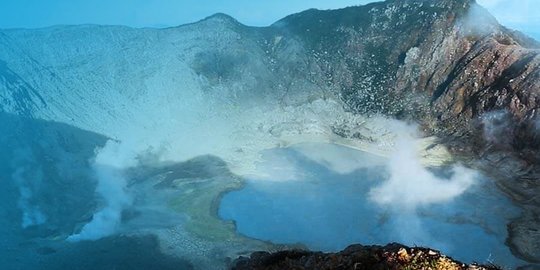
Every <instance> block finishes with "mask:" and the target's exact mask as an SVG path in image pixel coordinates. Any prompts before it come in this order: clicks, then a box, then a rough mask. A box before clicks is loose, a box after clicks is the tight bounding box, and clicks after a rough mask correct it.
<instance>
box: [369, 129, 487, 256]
mask: <svg viewBox="0 0 540 270" xmlns="http://www.w3.org/2000/svg"><path fill="white" fill-rule="evenodd" d="M392 128H393V129H394V133H395V134H396V136H397V138H396V143H395V148H396V149H395V152H394V153H393V154H392V155H391V156H390V158H389V161H388V162H389V163H388V170H389V173H390V178H389V179H388V180H387V181H385V182H384V183H382V184H380V185H379V186H376V187H374V188H372V189H371V190H370V192H369V199H370V200H371V201H373V202H375V203H376V204H377V205H379V206H381V207H384V208H387V209H388V211H390V212H391V213H392V216H393V217H394V222H395V224H393V227H394V228H395V229H396V230H395V233H396V237H398V238H399V241H401V242H403V243H406V244H428V243H430V244H433V242H434V239H431V237H430V236H429V235H428V233H427V232H426V231H425V230H423V228H422V222H421V219H420V217H419V216H418V214H417V210H418V209H419V208H420V207H425V206H429V205H434V204H441V203H447V202H449V201H451V200H453V199H455V198H457V197H458V196H460V195H462V194H463V193H464V192H465V191H466V190H467V189H468V188H470V187H471V186H472V185H473V184H474V183H475V177H476V173H475V172H474V171H472V170H470V169H467V168H464V167H462V166H454V168H453V175H452V176H451V177H450V179H444V178H441V177H438V176H437V175H435V174H434V173H433V172H431V171H429V170H428V169H427V168H426V167H424V166H423V165H422V163H421V159H420V155H419V145H418V139H417V138H418V136H419V135H418V133H417V128H416V127H415V126H410V125H407V124H405V123H402V122H398V121H396V123H395V125H393V127H392ZM437 245H438V246H439V247H442V246H443V245H444V244H443V243H438V244H437ZM445 248H447V247H445Z"/></svg>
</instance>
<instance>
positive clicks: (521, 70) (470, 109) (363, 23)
mask: <svg viewBox="0 0 540 270" xmlns="http://www.w3.org/2000/svg"><path fill="white" fill-rule="evenodd" d="M539 48H540V45H539V44H538V42H536V41H534V40H532V39H529V38H527V37H526V36H524V35H522V34H520V33H517V32H514V31H511V30H509V29H506V28H504V27H503V26H501V25H499V24H498V23H497V22H496V20H495V19H494V18H493V17H491V15H489V14H488V13H487V12H486V11H485V10H483V9H482V8H481V7H479V6H477V5H476V4H475V2H474V0H440V1H431V0H388V1H386V2H380V3H372V4H368V5H365V6H358V7H350V8H345V9H341V10H332V11H318V10H308V11H305V12H302V13H299V14H295V15H291V16H289V17H286V18H284V19H282V20H280V21H278V22H276V23H275V24H274V25H272V26H270V27H265V28H252V27H247V26H244V25H241V24H240V23H238V22H237V21H235V20H234V19H233V18H230V17H228V16H226V15H223V14H217V15H215V16H212V17H209V18H207V19H205V20H203V21H201V22H198V23H195V24H191V25H185V26H181V27H176V28H169V29H131V28H127V27H112V26H111V27H105V26H77V27H54V28H47V29H39V30H4V31H0V111H4V112H8V113H12V114H18V115H23V116H26V117H35V118H41V119H47V120H54V121H60V122H64V123H69V124H72V125H75V126H78V127H81V128H85V129H88V130H92V131H96V132H99V133H102V134H105V135H108V136H110V137H116V136H118V134H119V132H118V123H123V122H129V123H134V124H139V125H145V124H144V123H146V122H145V121H146V119H157V118H162V117H163V115H179V114H180V113H184V112H185V111H186V110H187V111H191V110H195V109H189V110H188V109H182V110H179V109H178V108H179V107H182V106H178V104H182V101H184V100H186V97H190V98H192V97H194V96H195V97H197V98H195V99H192V100H198V102H200V104H199V103H197V104H195V105H193V106H199V105H200V106H202V107H204V106H206V107H208V108H207V109H208V110H209V111H215V114H224V113H223V112H222V111H221V110H220V108H221V107H224V106H225V105H226V106H227V108H228V109H227V110H229V109H231V108H233V109H234V108H237V107H241V108H242V110H247V108H250V107H258V106H259V104H260V102H265V104H266V103H271V104H275V105H276V106H289V105H294V106H296V105H299V104H305V103H308V102H311V101H313V100H316V99H336V100H338V101H340V102H342V103H343V104H344V107H345V108H346V109H347V110H349V111H352V112H354V113H357V114H375V113H382V114H386V115H391V116H395V117H398V118H407V119H414V120H416V121H419V122H421V123H422V125H423V127H424V128H425V131H426V132H428V133H432V134H436V135H438V136H439V137H440V138H442V139H443V142H444V143H446V144H447V145H448V146H450V147H451V148H452V149H453V150H454V151H455V152H456V153H461V154H465V155H466V156H471V155H472V156H474V157H481V159H480V162H477V163H478V164H477V165H478V166H484V167H486V168H489V169H488V170H489V171H490V172H493V174H496V175H500V176H502V177H500V178H501V179H502V180H501V181H500V186H501V187H502V188H503V189H505V190H506V191H507V192H508V193H509V194H510V195H511V196H512V197H513V198H514V199H515V200H518V201H519V202H521V204H523V205H525V206H526V207H525V208H526V209H525V210H526V211H525V214H524V216H523V218H522V219H521V220H518V221H516V222H515V223H514V224H512V225H511V226H510V230H511V234H512V236H513V237H512V239H510V241H509V243H510V244H512V246H513V247H514V250H515V251H516V253H518V254H520V255H521V256H522V257H523V258H526V259H528V260H531V261H540V246H539V245H538V243H540V233H539V232H538V231H537V228H538V224H540V218H539V216H540V210H538V209H539V207H538V206H539V205H540V197H538V194H540V188H539V186H540V184H539V182H538V180H537V179H538V177H537V175H540V173H538V172H540V170H538V167H539V166H538V164H540V157H539V156H538V154H537V153H538V150H539V149H538V148H540V136H538V132H537V131H538V128H540V126H539V124H540V118H538V110H537V108H538V103H539V102H540V49H539ZM179 102H180V103H179ZM240 103H241V105H238V104H240ZM223 104H225V105H223ZM183 105H186V106H188V105H189V104H183ZM203 105H204V106H203ZM188 107H189V106H188ZM206 107H205V108H206ZM227 113H228V112H227ZM188 124H189V123H188ZM186 125H187V124H186ZM147 128H148V129H151V128H152V126H148V127H147ZM344 134H346V133H343V134H340V135H342V136H345V135H344ZM475 160H477V159H475ZM493 168H497V170H493Z"/></svg>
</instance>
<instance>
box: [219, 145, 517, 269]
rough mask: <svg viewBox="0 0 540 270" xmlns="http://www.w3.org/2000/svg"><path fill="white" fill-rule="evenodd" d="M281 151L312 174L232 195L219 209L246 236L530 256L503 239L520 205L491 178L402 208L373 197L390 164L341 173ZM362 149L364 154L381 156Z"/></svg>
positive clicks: (503, 259)
mask: <svg viewBox="0 0 540 270" xmlns="http://www.w3.org/2000/svg"><path fill="white" fill-rule="evenodd" d="M344 151H350V150H344ZM276 154H277V155H280V156H286V157H288V159H289V160H290V163H291V164H292V165H291V166H295V167H297V168H298V169H299V170H302V171H308V172H310V173H309V174H307V175H304V176H305V177H304V178H303V179H297V180H292V181H262V180H250V181H248V183H247V185H246V187H245V188H244V189H242V190H238V191H233V192H230V193H228V194H226V195H225V196H224V198H223V200H222V203H221V207H220V209H219V215H220V216H221V217H222V218H223V219H226V220H233V221H235V223H236V226H237V230H238V232H239V233H241V234H243V235H246V236H248V237H252V238H256V239H261V240H268V241H271V242H274V243H280V244H296V243H300V244H304V245H306V246H307V247H309V248H311V249H315V250H324V251H337V250H340V249H343V248H344V247H346V246H348V245H350V244H353V243H361V244H365V245H369V244H381V245H384V244H387V243H390V242H400V243H403V244H407V245H411V246H414V245H418V246H429V247H432V248H435V249H439V250H442V251H443V252H445V253H446V254H448V255H450V256H452V257H454V258H456V259H459V260H461V261H464V262H468V263H471V262H474V261H476V262H480V263H496V264H499V265H504V266H506V267H515V266H517V265H521V264H522V263H523V262H521V261H520V260H519V259H517V258H515V257H514V256H513V255H512V254H511V252H510V250H509V248H508V247H507V246H506V245H505V244H504V243H505V240H506V237H507V230H506V225H507V223H508V222H509V221H510V220H511V219H512V218H515V217H517V216H518V215H519V209H518V208H517V207H515V206H513V205H512V203H511V202H510V201H509V200H508V199H507V198H506V197H505V196H503V195H502V194H501V193H500V192H498V190H497V189H496V188H495V187H494V185H493V184H492V183H491V181H490V180H489V179H486V178H485V177H479V179H477V184H476V185H475V186H474V187H472V188H470V189H469V190H468V191H467V192H465V193H464V194H462V195H461V196H459V197H458V198H455V199H454V200H453V201H451V202H448V203H445V204H433V205H430V206H427V207H421V208H418V209H416V210H415V211H410V212H402V211H395V210H392V209H386V208H384V207H380V206H379V205H377V204H375V203H373V202H371V201H370V200H369V199H368V193H369V191H370V189H371V188H372V187H374V186H375V185H376V184H377V183H379V182H380V181H382V180H384V179H385V177H387V173H386V172H385V168H384V167H383V166H373V167H368V168H359V169H357V170H354V171H352V172H350V173H337V172H335V171H334V170H332V169H330V168H331V166H328V164H325V163H324V162H314V161H312V160H310V159H309V158H307V157H306V156H304V155H303V154H301V153H299V152H297V151H295V149H294V148H289V149H275V150H272V151H270V152H268V153H267V154H266V157H270V156H275V155H276ZM357 155H359V158H358V157H357V158H358V159H359V160H361V159H362V158H364V159H366V161H368V160H371V159H374V158H376V157H374V156H371V155H370V154H367V153H363V152H358V153H357ZM267 162H271V161H267ZM441 174H442V172H441Z"/></svg>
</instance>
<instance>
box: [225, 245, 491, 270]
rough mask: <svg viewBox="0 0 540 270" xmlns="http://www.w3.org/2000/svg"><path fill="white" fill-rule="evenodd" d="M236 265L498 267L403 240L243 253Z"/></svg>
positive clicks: (239, 267) (359, 268) (240, 269)
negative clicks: (325, 250)
mask: <svg viewBox="0 0 540 270" xmlns="http://www.w3.org/2000/svg"><path fill="white" fill-rule="evenodd" d="M232 269H236V270H244V269H246V270H247V269H250V270H251V269H260V270H263V269H265V270H266V269H268V270H270V269H276V270H277V269H306V270H307V269H317V270H323V269H328V270H330V269H332V270H336V269H343V270H345V269H355V270H356V269H357V270H362V269H381V270H382V269H456V270H458V269H479V270H480V269H497V268H496V267H493V266H479V265H466V264H463V263H461V262H458V261H454V260H452V259H451V258H448V257H445V256H444V255H441V254H440V253H439V252H437V251H434V250H430V249H424V248H409V247H406V246H402V245H399V244H390V245H387V246H385V247H381V246H362V245H353V246H350V247H348V248H346V249H345V250H343V251H341V252H338V253H322V252H311V251H304V250H289V251H280V252H276V253H267V252H256V253H253V254H252V255H251V257H250V258H245V257H241V258H239V259H237V260H236V261H235V262H234V263H233V267H232Z"/></svg>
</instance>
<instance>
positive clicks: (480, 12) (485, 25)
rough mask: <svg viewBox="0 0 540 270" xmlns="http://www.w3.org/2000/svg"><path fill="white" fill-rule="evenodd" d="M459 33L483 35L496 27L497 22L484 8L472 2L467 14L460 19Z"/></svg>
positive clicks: (495, 29) (491, 31) (492, 31)
mask: <svg viewBox="0 0 540 270" xmlns="http://www.w3.org/2000/svg"><path fill="white" fill-rule="evenodd" d="M460 23H461V34H463V35H465V36H468V35H477V36H485V35H489V34H491V33H494V32H496V31H497V29H498V22H497V19H495V17H493V16H492V15H491V14H490V13H489V12H488V11H487V10H486V9H485V8H483V7H482V6H480V5H477V4H473V5H472V6H471V8H470V9H469V12H468V13H467V15H466V16H465V17H464V18H463V19H462V20H461V22H460Z"/></svg>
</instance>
